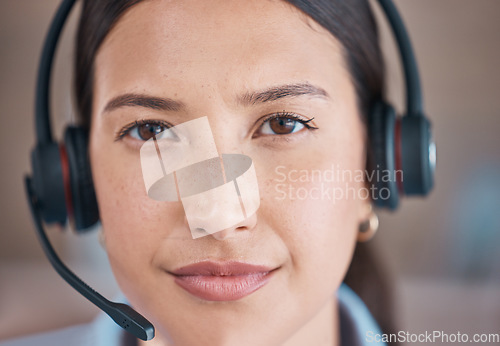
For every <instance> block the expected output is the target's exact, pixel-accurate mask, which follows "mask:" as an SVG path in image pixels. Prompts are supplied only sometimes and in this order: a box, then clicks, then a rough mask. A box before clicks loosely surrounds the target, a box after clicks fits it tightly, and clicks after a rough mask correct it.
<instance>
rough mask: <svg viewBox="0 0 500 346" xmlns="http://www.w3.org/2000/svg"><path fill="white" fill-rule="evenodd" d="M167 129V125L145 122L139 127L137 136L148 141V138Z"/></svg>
mask: <svg viewBox="0 0 500 346" xmlns="http://www.w3.org/2000/svg"><path fill="white" fill-rule="evenodd" d="M165 130H166V127H165V126H161V125H157V124H143V125H140V126H138V127H137V136H138V137H139V139H141V140H143V141H147V140H148V139H151V138H153V136H157V135H158V134H160V133H161V132H163V131H165ZM131 134H132V133H131ZM132 137H133V136H132Z"/></svg>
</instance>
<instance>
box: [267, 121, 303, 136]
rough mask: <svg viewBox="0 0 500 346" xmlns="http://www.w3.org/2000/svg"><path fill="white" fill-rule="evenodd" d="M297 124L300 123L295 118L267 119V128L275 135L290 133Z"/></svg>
mask: <svg viewBox="0 0 500 346" xmlns="http://www.w3.org/2000/svg"><path fill="white" fill-rule="evenodd" d="M297 125H302V124H299V123H298V121H297V120H293V119H289V118H274V119H271V120H269V128H270V129H271V131H272V132H273V133H274V134H277V135H287V134H289V133H292V132H293V130H294V129H295V127H297ZM302 127H304V126H303V125H302ZM302 127H301V128H302Z"/></svg>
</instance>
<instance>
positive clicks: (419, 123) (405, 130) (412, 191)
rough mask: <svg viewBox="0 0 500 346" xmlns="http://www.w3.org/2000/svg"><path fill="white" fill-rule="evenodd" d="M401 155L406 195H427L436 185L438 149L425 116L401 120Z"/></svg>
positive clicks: (406, 117) (408, 117)
mask: <svg viewBox="0 0 500 346" xmlns="http://www.w3.org/2000/svg"><path fill="white" fill-rule="evenodd" d="M401 152H402V153H401V154H402V169H403V171H404V193H405V195H426V194H428V193H429V191H430V190H431V189H432V186H433V185H434V169H435V165H436V147H435V145H434V141H433V140H432V134H431V125H430V123H429V120H427V118H426V117H424V116H405V117H403V118H402V119H401Z"/></svg>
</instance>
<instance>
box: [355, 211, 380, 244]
mask: <svg viewBox="0 0 500 346" xmlns="http://www.w3.org/2000/svg"><path fill="white" fill-rule="evenodd" d="M378 226H379V221H378V216H377V214H375V212H374V211H373V210H371V211H370V216H369V217H368V219H367V220H366V221H363V222H362V223H361V224H360V225H359V231H358V242H360V243H364V242H367V241H368V240H370V239H372V238H373V236H374V235H375V233H377V230H378Z"/></svg>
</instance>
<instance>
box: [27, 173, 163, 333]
mask: <svg viewBox="0 0 500 346" xmlns="http://www.w3.org/2000/svg"><path fill="white" fill-rule="evenodd" d="M24 182H25V188H26V193H27V196H28V204H29V206H30V211H31V214H32V216H33V220H35V226H36V230H37V235H38V240H39V241H40V244H41V245H42V248H43V251H44V252H45V255H46V256H47V258H48V259H49V261H50V263H51V264H52V266H53V267H54V269H55V270H56V271H57V273H58V274H59V275H60V276H61V277H62V278H63V279H64V280H65V281H66V282H67V283H68V284H70V285H71V286H72V287H73V288H74V289H76V290H77V291H78V292H80V294H82V295H83V296H84V297H85V298H87V299H88V300H90V301H91V302H92V303H94V304H95V305H96V306H97V307H98V308H99V309H101V310H102V311H104V312H105V313H106V314H108V315H109V317H111V318H112V319H113V321H115V322H116V323H117V324H118V325H119V326H120V327H122V328H123V329H125V330H126V331H127V332H129V333H131V334H133V335H134V336H136V337H137V338H139V339H141V340H145V341H147V340H151V339H153V338H154V336H155V329H154V326H153V325H152V324H151V322H149V321H148V320H147V319H146V318H144V316H142V315H141V314H139V313H138V312H137V311H135V310H134V309H132V308H131V307H130V306H128V305H126V304H122V303H115V302H112V301H109V300H108V299H106V298H104V297H103V296H102V295H100V294H99V293H98V292H96V291H95V290H94V289H92V288H91V287H90V286H89V285H87V284H86V283H85V282H83V281H82V280H81V279H80V278H79V277H78V276H76V275H75V274H74V273H73V272H72V271H71V270H70V269H69V268H68V267H67V266H66V265H65V264H64V263H63V262H62V261H61V259H60V258H59V256H57V254H56V252H55V251H54V248H53V247H52V245H51V244H50V241H49V239H48V238H47V234H46V232H45V229H44V228H43V224H42V217H41V215H40V208H39V205H38V200H37V198H36V195H35V193H34V191H33V187H32V179H31V177H28V176H26V177H25V179H24Z"/></svg>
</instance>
